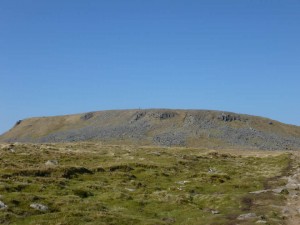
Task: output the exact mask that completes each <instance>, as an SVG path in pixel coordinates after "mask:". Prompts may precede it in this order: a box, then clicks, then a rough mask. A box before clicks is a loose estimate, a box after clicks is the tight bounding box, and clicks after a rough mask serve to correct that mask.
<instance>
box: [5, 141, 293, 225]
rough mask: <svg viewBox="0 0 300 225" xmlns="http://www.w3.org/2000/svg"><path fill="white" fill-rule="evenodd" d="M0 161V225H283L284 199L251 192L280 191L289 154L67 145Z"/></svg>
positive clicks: (30, 148)
mask: <svg viewBox="0 0 300 225" xmlns="http://www.w3.org/2000/svg"><path fill="white" fill-rule="evenodd" d="M0 154H1V157H0V166H1V167H0V194H1V196H0V201H1V202H2V203H3V204H4V205H5V206H6V207H4V206H3V207H2V209H0V224H22V225H26V224H51V225H52V224H61V225H63V224H97V225H98V224H148V225H150V224H153V225H154V224H155V225H158V224H215V225H217V224H220V225H221V224H222V225H224V224H228V225H229V224H236V223H238V224H254V223H255V222H257V221H259V220H261V221H265V222H267V224H284V217H282V215H281V214H280V206H282V205H283V204H284V201H285V198H286V195H285V193H284V192H282V193H278V194H274V193H270V192H262V193H260V194H255V195H254V194H251V193H250V192H254V191H258V190H263V189H270V188H273V187H274V188H275V187H278V186H282V185H284V183H285V180H284V179H281V177H283V176H284V175H286V173H287V172H288V170H289V166H290V164H291V157H290V154H288V153H279V152H277V153H274V152H253V151H252V152H248V153H246V152H245V151H241V152H239V151H237V150H234V151H209V150H205V149H196V148H195V149H192V148H161V147H134V146H121V145H120V146H119V145H101V144H99V143H98V144H97V143H76V144H75V143H73V144H13V145H8V144H7V145H4V144H3V145H2V147H1V149H0ZM0 206H1V204H0ZM35 206H38V207H35ZM43 207H45V208H43ZM249 213H252V214H255V215H257V216H255V217H253V218H251V217H250V218H248V219H240V218H241V215H250V214H249Z"/></svg>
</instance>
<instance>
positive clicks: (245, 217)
mask: <svg viewBox="0 0 300 225" xmlns="http://www.w3.org/2000/svg"><path fill="white" fill-rule="evenodd" d="M255 218H257V215H256V214H255V213H246V214H241V215H239V216H238V218H237V219H238V220H248V219H255Z"/></svg>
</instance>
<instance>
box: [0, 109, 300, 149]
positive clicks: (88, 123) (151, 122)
mask: <svg viewBox="0 0 300 225" xmlns="http://www.w3.org/2000/svg"><path fill="white" fill-rule="evenodd" d="M0 141H1V142H36V143H37V142H76V141H102V142H107V143H113V144H114V143H117V144H122V143H123V144H138V145H163V146H191V147H209V148H224V147H226V148H247V149H249V148H251V149H270V150H277V149H278V150H279V149H280V150H282V149H300V127H297V126H292V125H287V124H283V123H280V122H278V121H273V120H270V119H267V118H261V117H255V116H249V115H241V114H236V113H229V112H220V111H208V110H170V109H149V110H111V111H99V112H89V113H84V114H77V115H69V116H56V117H41V118H30V119H25V120H20V121H18V122H17V123H16V124H15V126H14V127H13V128H12V129H11V130H9V131H8V132H6V133H5V134H3V135H1V136H0Z"/></svg>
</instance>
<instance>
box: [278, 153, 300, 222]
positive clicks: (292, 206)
mask: <svg viewBox="0 0 300 225" xmlns="http://www.w3.org/2000/svg"><path fill="white" fill-rule="evenodd" d="M292 157H293V162H294V163H293V168H292V170H293V173H292V174H291V175H290V176H288V177H287V184H286V186H285V188H286V190H288V192H289V194H288V196H287V204H286V206H285V207H283V209H282V213H283V215H284V216H285V217H286V218H287V224H288V225H299V224H300V153H299V152H297V153H293V156H292Z"/></svg>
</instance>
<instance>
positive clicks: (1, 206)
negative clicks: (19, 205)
mask: <svg viewBox="0 0 300 225" xmlns="http://www.w3.org/2000/svg"><path fill="white" fill-rule="evenodd" d="M6 208H7V205H5V204H4V203H3V202H2V201H0V210H1V209H6Z"/></svg>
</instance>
